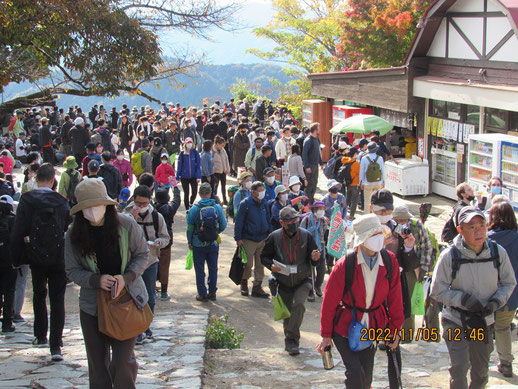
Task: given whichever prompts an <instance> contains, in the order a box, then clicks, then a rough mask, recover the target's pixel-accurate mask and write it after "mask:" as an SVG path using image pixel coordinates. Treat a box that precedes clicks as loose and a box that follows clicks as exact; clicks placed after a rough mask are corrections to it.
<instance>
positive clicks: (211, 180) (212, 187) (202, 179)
mask: <svg viewBox="0 0 518 389" xmlns="http://www.w3.org/2000/svg"><path fill="white" fill-rule="evenodd" d="M207 178H209V177H206V176H201V182H202V183H204V182H209V181H208V180H207ZM215 184H216V178H215V176H214V174H212V175H211V176H210V182H209V185H210V189H211V191H212V195H211V196H210V198H211V199H213V198H214V196H216V190H215V188H214V187H215Z"/></svg>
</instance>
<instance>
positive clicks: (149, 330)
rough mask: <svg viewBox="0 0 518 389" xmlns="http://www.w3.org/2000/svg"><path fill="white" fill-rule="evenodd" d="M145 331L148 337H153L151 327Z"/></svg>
mask: <svg viewBox="0 0 518 389" xmlns="http://www.w3.org/2000/svg"><path fill="white" fill-rule="evenodd" d="M144 333H145V334H146V339H148V338H149V339H153V331H151V328H148V329H147V330H146V332H144Z"/></svg>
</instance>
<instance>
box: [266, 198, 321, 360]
mask: <svg viewBox="0 0 518 389" xmlns="http://www.w3.org/2000/svg"><path fill="white" fill-rule="evenodd" d="M299 220H300V214H299V213H298V212H297V211H295V210H294V209H293V208H291V207H286V208H283V209H282V211H281V212H280V223H281V225H282V229H278V230H276V231H274V232H272V233H271V234H270V235H269V236H268V238H267V239H266V243H265V245H264V248H263V250H262V252H261V263H262V264H263V265H264V266H265V267H267V268H268V269H270V270H271V272H272V276H273V279H274V280H275V281H274V283H275V284H276V287H274V288H272V285H271V284H270V288H271V289H274V290H271V293H272V294H273V293H274V292H278V293H279V295H280V297H281V298H282V301H283V302H284V304H285V305H286V307H287V308H288V310H289V311H290V317H289V318H288V319H284V323H283V327H284V345H285V350H286V351H287V352H288V354H289V355H298V354H299V353H300V351H299V344H300V326H301V325H302V320H303V318H304V312H305V310H306V308H305V306H304V304H305V302H306V300H307V298H308V295H309V293H310V291H311V290H312V286H311V274H312V267H313V266H318V264H319V262H320V252H319V250H318V248H317V244H316V243H315V240H314V239H313V236H312V235H311V233H310V232H308V231H307V230H305V229H303V228H299V227H298V226H297V224H298V222H299ZM274 260H276V261H277V262H280V263H282V264H283V265H287V266H295V268H296V272H294V273H292V272H290V274H289V275H285V274H282V273H281V271H282V270H283V268H281V267H280V266H279V265H277V264H275V263H274V262H273V261H274ZM270 282H271V281H270Z"/></svg>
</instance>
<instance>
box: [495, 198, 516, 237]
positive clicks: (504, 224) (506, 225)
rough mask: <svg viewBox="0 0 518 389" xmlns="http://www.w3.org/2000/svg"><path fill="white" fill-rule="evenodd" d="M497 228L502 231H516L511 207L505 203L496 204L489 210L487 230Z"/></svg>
mask: <svg viewBox="0 0 518 389" xmlns="http://www.w3.org/2000/svg"><path fill="white" fill-rule="evenodd" d="M499 227H500V228H501V229H502V230H515V231H517V230H518V226H517V224H516V216H515V215H514V210H513V207H512V206H511V204H509V203H508V202H507V201H502V202H500V203H496V204H495V205H493V206H492V207H491V209H490V210H489V229H490V230H495V229H497V228H499Z"/></svg>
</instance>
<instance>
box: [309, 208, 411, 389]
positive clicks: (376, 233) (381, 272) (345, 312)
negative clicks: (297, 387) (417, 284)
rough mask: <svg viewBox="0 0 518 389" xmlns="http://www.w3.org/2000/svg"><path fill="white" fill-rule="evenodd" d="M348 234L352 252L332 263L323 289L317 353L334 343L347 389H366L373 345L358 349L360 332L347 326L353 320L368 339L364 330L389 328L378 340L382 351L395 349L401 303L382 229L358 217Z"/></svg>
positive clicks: (394, 262)
mask: <svg viewBox="0 0 518 389" xmlns="http://www.w3.org/2000/svg"><path fill="white" fill-rule="evenodd" d="M353 229H354V248H353V249H352V250H350V251H349V252H348V253H347V255H346V256H345V257H343V258H342V259H340V260H339V261H338V262H337V263H336V265H335V266H334V268H333V271H332V272H331V275H330V276H329V280H328V281H327V284H326V287H325V290H324V298H323V301H322V310H321V319H320V328H321V335H322V340H321V341H320V343H319V344H318V345H317V350H318V351H319V352H320V353H323V352H324V350H326V348H327V347H330V346H332V345H333V343H334V345H335V346H336V348H337V350H338V352H339V353H340V356H341V357H342V360H343V362H344V365H345V375H346V377H347V380H346V388H347V389H368V388H370V386H371V383H372V372H373V367H374V355H375V354H376V343H372V342H368V341H367V342H365V343H362V344H361V346H360V347H357V346H358V343H360V336H361V333H362V332H360V331H358V332H356V331H353V330H349V328H350V324H351V323H352V321H353V317H354V315H355V317H356V320H357V321H358V322H359V323H360V324H357V327H361V326H363V328H364V329H365V330H364V331H363V333H366V334H369V333H370V332H369V329H372V331H373V332H374V333H377V330H378V329H379V330H380V331H381V332H384V329H385V328H388V330H387V331H386V332H384V333H385V334H386V336H385V335H382V337H383V338H384V339H386V340H387V347H388V348H389V349H391V350H394V349H396V348H397V346H398V343H399V333H400V330H401V326H402V325H403V321H404V313H403V300H402V297H401V284H400V273H399V263H398V261H397V259H396V257H395V256H394V255H393V254H392V253H391V252H389V251H386V250H384V249H383V242H384V239H385V238H384V233H385V231H386V229H387V227H385V226H382V225H381V223H380V222H379V220H378V218H377V217H376V216H375V215H372V214H371V215H365V216H361V217H359V218H357V219H356V220H355V221H354V222H353ZM346 274H348V275H349V276H347V277H346ZM346 284H347V285H346ZM384 304H386V309H387V310H388V320H387V315H386V313H385V308H384ZM353 313H354V315H353ZM365 338H366V339H369V336H368V335H367V336H366V337H365ZM371 338H372V337H371ZM353 349H354V350H356V351H354V350H353Z"/></svg>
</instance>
